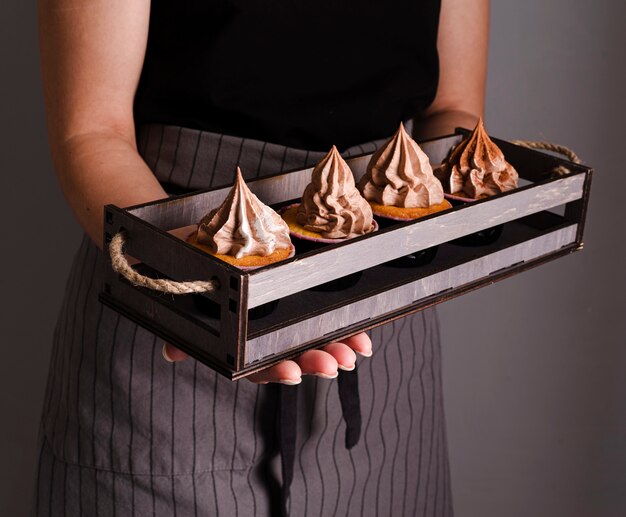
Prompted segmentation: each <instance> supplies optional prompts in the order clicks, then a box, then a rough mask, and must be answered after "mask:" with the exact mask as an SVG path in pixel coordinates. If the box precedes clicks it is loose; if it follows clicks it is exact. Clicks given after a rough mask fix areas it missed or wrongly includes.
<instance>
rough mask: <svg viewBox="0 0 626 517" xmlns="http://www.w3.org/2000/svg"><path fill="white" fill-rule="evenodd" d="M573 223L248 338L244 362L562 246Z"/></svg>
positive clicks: (571, 236) (572, 230)
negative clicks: (267, 332) (250, 338)
mask: <svg viewBox="0 0 626 517" xmlns="http://www.w3.org/2000/svg"><path fill="white" fill-rule="evenodd" d="M577 228H578V225H576V224H574V225H571V226H568V227H566V228H562V229H560V230H557V231H554V232H551V233H548V234H546V235H542V236H540V237H537V238H535V239H531V240H529V241H526V242H523V243H520V244H517V245H515V246H511V247H510V248H506V249H504V250H500V251H497V252H494V253H491V254H489V255H485V256H483V257H480V258H478V259H475V260H473V261H470V262H466V263H464V264H460V265H458V266H456V267H453V268H450V269H447V270H445V271H441V272H439V273H435V274H433V275H431V276H428V277H425V278H422V279H420V280H417V281H415V282H412V283H409V284H406V285H403V286H401V287H397V288H395V289H391V290H389V291H386V292H384V293H380V294H377V295H375V296H372V297H370V298H366V299H363V300H360V301H358V302H355V303H352V304H350V305H346V306H344V307H341V308H339V309H335V310H333V311H329V312H326V313H324V314H321V315H319V316H316V317H313V318H309V319H307V320H304V321H301V322H298V323H296V324H294V325H290V326H288V327H284V328H282V329H280V330H277V331H274V332H271V333H269V334H265V335H263V336H259V337H257V338H254V339H252V340H250V341H248V342H247V344H246V365H248V364H250V363H253V362H255V361H258V360H260V359H263V358H264V357H267V356H270V355H273V354H277V353H279V352H284V351H286V350H289V349H290V348H293V347H296V346H298V345H302V344H305V343H307V342H310V341H313V340H315V339H317V338H319V337H320V336H323V335H325V334H328V333H330V332H335V331H337V330H340V329H342V328H345V327H348V326H350V325H353V324H355V323H359V322H361V321H363V320H366V319H369V318H373V317H378V316H382V315H384V314H388V313H391V312H393V311H396V310H398V309H401V308H403V307H407V306H409V305H412V304H413V303H415V302H417V301H419V300H422V299H425V298H427V297H429V296H432V295H435V294H437V293H440V292H442V291H445V290H447V289H453V288H457V287H461V286H463V285H466V284H469V283H471V282H474V281H476V280H478V279H480V278H484V277H486V276H488V275H490V274H491V273H494V272H496V271H499V270H501V269H503V268H506V267H510V266H512V265H514V264H518V263H520V262H522V261H527V260H532V259H536V258H539V257H541V256H543V255H546V254H548V253H551V252H555V251H558V250H559V249H560V248H562V247H563V246H565V245H567V244H571V243H573V242H575V241H576V230H577Z"/></svg>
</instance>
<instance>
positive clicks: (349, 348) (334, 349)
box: [163, 332, 372, 385]
mask: <svg viewBox="0 0 626 517" xmlns="http://www.w3.org/2000/svg"><path fill="white" fill-rule="evenodd" d="M356 354H360V355H362V356H364V357H370V356H371V355H372V341H371V340H370V338H369V336H368V335H367V334H365V333H363V332H362V333H360V334H356V335H354V336H351V337H348V338H346V339H343V340H342V341H341V342H335V343H330V344H328V345H326V346H324V347H322V348H320V349H318V350H307V351H306V352H303V353H302V354H301V355H299V356H298V357H296V358H295V359H293V360H286V361H281V362H280V363H278V364H275V365H274V366H270V367H269V368H266V369H265V370H261V371H260V372H257V373H254V374H252V375H250V376H248V377H247V379H248V380H249V381H251V382H254V383H257V384H267V383H269V382H278V383H281V384H288V385H295V384H300V382H302V375H317V376H318V377H322V378H324V379H334V378H335V377H337V375H338V374H339V369H341V370H348V371H350V370H353V369H354V368H355V366H356ZM163 357H165V359H166V360H168V361H182V360H184V359H186V358H187V354H185V352H183V351H181V350H178V349H177V348H175V347H174V346H172V345H170V344H168V343H166V344H165V346H164V347H163Z"/></svg>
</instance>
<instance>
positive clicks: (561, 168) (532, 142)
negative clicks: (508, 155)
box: [511, 140, 582, 176]
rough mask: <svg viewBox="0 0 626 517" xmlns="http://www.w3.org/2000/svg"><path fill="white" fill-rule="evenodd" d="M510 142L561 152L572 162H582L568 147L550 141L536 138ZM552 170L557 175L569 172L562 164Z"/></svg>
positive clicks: (529, 147) (521, 145)
mask: <svg viewBox="0 0 626 517" xmlns="http://www.w3.org/2000/svg"><path fill="white" fill-rule="evenodd" d="M511 143H512V144H515V145H519V146H520V147H526V148H528V149H539V150H541V151H551V152H553V153H557V154H562V155H563V156H565V157H566V158H567V159H568V160H569V161H570V162H572V163H576V164H578V163H582V160H581V159H580V158H579V157H578V155H577V154H576V153H575V152H574V151H572V150H571V149H570V148H569V147H565V146H564V145H559V144H553V143H551V142H540V141H537V140H511ZM552 172H554V174H557V175H559V176H564V175H565V174H569V173H570V172H571V171H570V170H569V169H568V168H567V167H565V166H564V165H558V166H557V167H555V168H554V169H553V170H552Z"/></svg>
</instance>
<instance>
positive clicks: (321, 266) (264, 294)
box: [248, 174, 585, 307]
mask: <svg viewBox="0 0 626 517" xmlns="http://www.w3.org/2000/svg"><path fill="white" fill-rule="evenodd" d="M584 181H585V175H584V174H576V175H573V176H570V177H566V178H563V179H559V180H557V181H552V182H549V183H546V184H543V185H537V186H532V187H528V188H525V189H522V190H519V191H515V192H511V193H510V194H507V195H503V196H502V197H499V198H495V199H491V200H488V201H487V202H478V203H476V204H473V205H467V206H464V207H463V208H462V209H460V210H454V211H451V212H448V213H444V214H442V215H440V216H435V217H430V218H428V219H425V220H423V221H419V222H416V223H413V224H412V225H410V226H405V227H402V228H398V229H397V230H393V231H388V232H385V233H381V234H380V235H376V236H371V237H370V238H365V239H360V240H357V241H354V242H351V243H350V244H349V246H341V247H336V248H333V249H330V250H328V251H321V252H319V253H317V254H315V255H312V256H308V257H303V258H301V259H296V260H295V261H292V262H289V263H285V264H281V265H277V266H276V267H274V268H272V269H266V270H260V271H258V272H252V273H251V275H250V280H249V293H248V294H249V298H248V306H249V307H256V306H258V305H261V304H263V303H266V302H269V301H272V300H276V299H278V298H282V297H284V296H287V295H290V294H293V293H297V292H299V291H302V290H304V289H308V288H310V287H313V286H315V285H319V284H321V283H323V282H327V281H329V280H333V279H335V278H340V277H342V276H345V275H347V274H349V273H352V272H354V271H360V270H363V269H366V268H369V267H372V266H376V265H378V264H382V263H383V262H387V261H389V260H393V259H396V258H399V257H402V256H404V255H407V254H409V253H413V252H415V251H418V250H422V249H426V248H430V247H431V246H436V245H438V244H441V243H444V242H448V241H451V240H453V239H456V238H458V237H461V236H463V235H467V234H469V233H472V232H476V231H479V230H483V229H485V228H490V227H492V226H495V225H498V224H501V223H506V222H508V221H512V220H514V219H519V218H521V217H525V216H527V215H530V214H534V213H537V212H540V211H542V210H547V209H550V208H553V207H555V206H559V205H563V204H565V203H569V202H572V201H575V200H577V199H580V198H581V197H582V195H583V185H584Z"/></svg>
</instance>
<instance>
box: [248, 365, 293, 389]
mask: <svg viewBox="0 0 626 517" xmlns="http://www.w3.org/2000/svg"><path fill="white" fill-rule="evenodd" d="M301 375H302V371H301V370H300V366H298V364H297V363H296V362H295V361H282V362H280V363H278V364H275V365H274V366H270V367H269V368H266V369H265V370H261V371H260V372H257V373H253V374H252V375H249V376H248V377H246V378H247V379H248V380H249V381H250V382H254V383H257V384H267V383H268V382H279V383H281V384H287V385H295V384H300V383H301V382H302V377H301Z"/></svg>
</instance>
